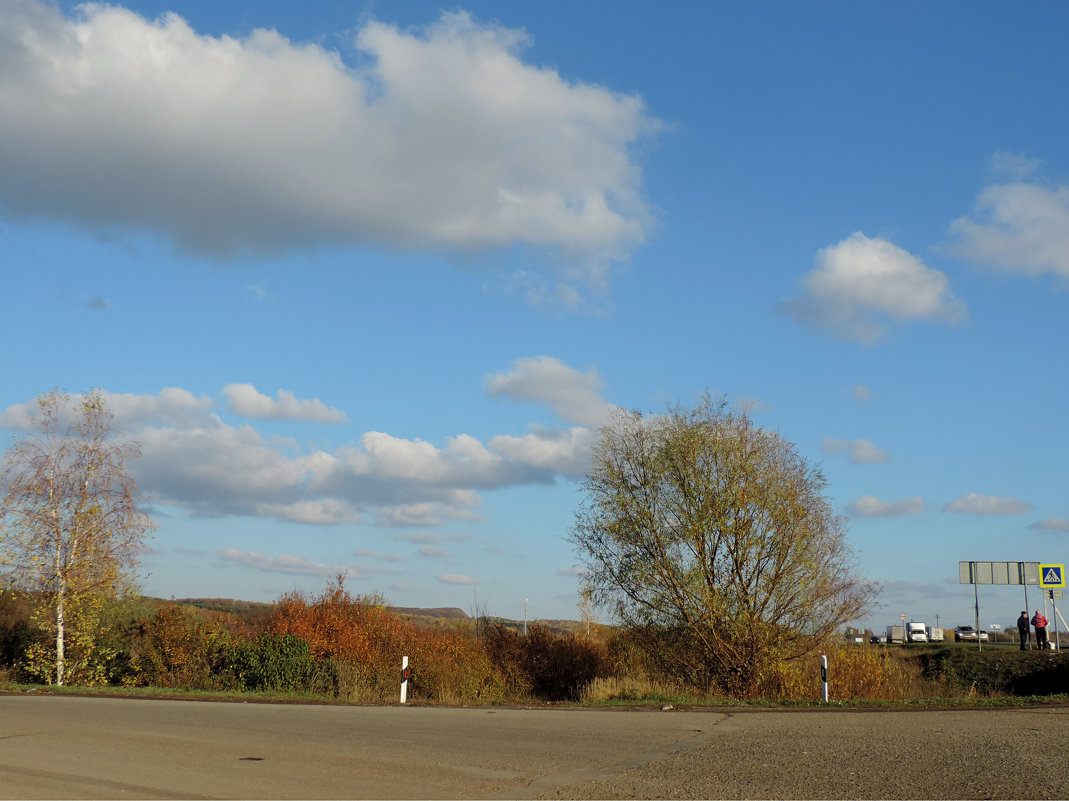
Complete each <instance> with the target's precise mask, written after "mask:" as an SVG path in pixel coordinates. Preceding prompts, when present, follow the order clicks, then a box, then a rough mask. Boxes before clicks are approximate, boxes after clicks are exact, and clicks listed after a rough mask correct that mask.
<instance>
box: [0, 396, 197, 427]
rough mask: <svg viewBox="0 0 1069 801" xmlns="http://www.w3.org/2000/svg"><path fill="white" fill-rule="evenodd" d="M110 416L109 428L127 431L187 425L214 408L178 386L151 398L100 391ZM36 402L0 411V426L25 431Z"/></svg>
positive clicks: (72, 403)
mask: <svg viewBox="0 0 1069 801" xmlns="http://www.w3.org/2000/svg"><path fill="white" fill-rule="evenodd" d="M100 394H101V396H102V397H103V398H104V401H105V402H106V403H107V407H108V411H110V412H111V414H112V416H113V417H112V428H113V429H114V430H116V431H130V430H131V429H135V428H137V427H139V426H141V425H145V424H147V423H168V424H177V425H180V424H188V423H191V422H196V421H198V420H200V419H202V418H203V417H204V416H205V414H206V413H207V412H209V411H210V410H211V409H212V408H213V407H214V406H215V401H214V400H212V399H211V398H209V397H199V398H198V397H196V396H195V395H194V394H193V393H192V392H189V391H188V390H185V389H180V388H178V387H164V388H163V389H162V390H160V391H159V393H157V394H155V395H134V394H131V393H118V392H108V391H106V390H100ZM83 398H84V396H83V395H81V394H77V393H74V394H71V395H69V396H68V405H67V411H68V412H73V411H74V410H76V409H77V407H78V404H80V403H81V402H82V400H83ZM39 412H40V408H39V406H38V404H37V400H36V399H35V400H30V401H26V402H25V403H16V404H12V405H11V406H8V407H7V408H6V409H4V410H3V411H2V412H0V427H3V428H11V429H17V430H25V429H27V428H29V427H30V420H31V418H33V417H34V416H36V415H37V414H39Z"/></svg>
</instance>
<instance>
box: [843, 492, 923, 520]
mask: <svg viewBox="0 0 1069 801" xmlns="http://www.w3.org/2000/svg"><path fill="white" fill-rule="evenodd" d="M846 511H847V513H848V514H849V515H850V516H851V517H902V516H903V515H919V514H922V513H923V512H924V499H923V498H921V497H920V496H915V497H912V498H905V499H903V500H901V501H881V500H880V499H879V498H876V497H874V496H872V495H862V496H861V497H860V498H858V499H857V500H855V501H852V502H851V503H850V504H848V505H847V507H846Z"/></svg>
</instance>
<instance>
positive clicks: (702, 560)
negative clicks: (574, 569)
mask: <svg viewBox="0 0 1069 801" xmlns="http://www.w3.org/2000/svg"><path fill="white" fill-rule="evenodd" d="M825 486H826V481H825V478H824V476H823V474H822V473H821V471H820V470H819V469H818V468H816V467H814V466H812V465H810V464H808V463H807V462H806V460H805V459H803V458H802V457H801V456H800V455H799V454H798V452H797V451H796V449H795V447H794V446H793V445H792V444H791V443H790V442H788V441H787V440H785V439H783V438H782V437H780V436H779V435H778V434H776V433H775V432H772V431H768V430H764V429H761V428H759V427H757V426H755V425H754V423H753V422H752V420H751V419H750V417H749V415H748V414H747V413H746V412H745V411H741V410H737V409H732V408H729V406H728V405H727V403H726V402H724V401H722V400H721V401H715V400H712V399H710V398H708V397H706V398H704V399H703V400H702V401H701V402H700V403H698V404H697V406H695V407H694V408H683V407H680V406H670V407H669V408H668V410H667V412H666V413H665V414H661V415H650V416H645V415H643V414H641V413H639V412H628V411H625V410H623V409H620V410H617V412H616V414H615V416H614V417H613V418H612V419H611V420H610V422H609V423H608V424H607V425H605V426H604V427H603V428H602V429H601V433H600V438H599V440H598V442H597V444H596V445H595V448H594V451H593V464H592V467H591V469H590V472H589V473H588V474H587V476H586V479H585V482H584V484H583V503H582V504H581V506H580V508H579V510H578V512H577V513H576V522H575V526H574V528H573V529H572V531H571V536H570V539H571V542H572V543H573V545H574V546H575V548H576V550H577V552H578V554H579V558H580V560H581V561H582V562H583V564H584V567H585V568H586V571H587V572H586V579H585V583H586V586H585V587H584V590H585V591H587V592H589V593H590V594H591V596H592V597H593V598H594V600H595V602H596V603H597V604H598V605H599V606H602V607H603V608H608V609H610V610H611V611H612V612H614V613H615V615H616V617H617V618H618V620H619V621H620V622H621V623H622V624H623V625H625V626H627V627H629V629H630V632H631V634H632V636H636V637H638V638H639V640H640V642H641V643H642V644H643V645H644V646H645V647H647V649H648V651H650V652H654V653H656V655H657V656H658V657H660V659H661V667H663V668H668V669H669V670H672V671H675V672H678V674H679V676H680V677H681V678H684V679H686V680H687V681H688V682H691V683H695V684H700V685H703V686H705V687H719V688H720V689H723V690H726V691H729V692H739V693H746V692H750V691H752V690H753V688H754V687H755V686H756V685H757V684H758V683H759V682H760V680H761V679H762V676H763V674H764V673H765V672H766V671H767V670H768V669H769V668H771V667H773V666H774V665H775V663H776V662H779V661H782V660H789V659H794V658H797V657H800V656H803V655H805V654H807V653H811V652H812V651H813V650H814V649H816V648H818V647H819V646H820V645H821V644H822V643H823V642H824V641H825V640H826V639H827V637H828V636H829V635H830V634H832V633H833V632H834V631H836V630H837V629H838V627H839V626H840V625H841V624H843V623H845V622H846V621H849V620H852V619H855V618H857V617H859V616H860V615H861V614H862V613H863V612H864V611H865V610H866V609H867V607H868V605H869V602H870V598H871V596H872V592H873V588H872V586H871V585H869V584H867V583H866V582H864V581H863V580H862V579H860V578H858V577H857V576H856V574H855V572H854V558H853V552H852V550H851V548H850V546H849V545H848V543H847V542H846V538H845V529H844V523H843V520H842V518H841V517H839V516H837V515H836V514H835V512H834V511H833V509H832V507H831V504H830V503H829V501H828V499H827V498H826V497H825V495H824V490H825Z"/></svg>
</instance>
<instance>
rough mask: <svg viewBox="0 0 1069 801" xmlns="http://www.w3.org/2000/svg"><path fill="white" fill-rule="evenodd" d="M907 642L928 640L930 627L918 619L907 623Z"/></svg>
mask: <svg viewBox="0 0 1069 801" xmlns="http://www.w3.org/2000/svg"><path fill="white" fill-rule="evenodd" d="M906 642H928V627H927V626H926V625H924V624H923V623H920V622H918V621H916V620H911V621H909V623H907V624H906Z"/></svg>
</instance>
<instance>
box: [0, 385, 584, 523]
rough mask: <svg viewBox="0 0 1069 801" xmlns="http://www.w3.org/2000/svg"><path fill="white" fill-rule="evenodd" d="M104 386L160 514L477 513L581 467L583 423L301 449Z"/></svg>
mask: <svg viewBox="0 0 1069 801" xmlns="http://www.w3.org/2000/svg"><path fill="white" fill-rule="evenodd" d="M223 394H224V395H225V396H226V397H228V398H229V399H230V402H231V404H232V405H233V406H234V407H236V409H237V410H238V411H241V412H243V413H246V414H250V415H256V416H257V417H259V418H276V419H278V418H279V416H280V415H281V419H287V420H292V419H311V418H313V417H320V418H322V419H333V418H334V417H336V416H337V415H340V414H342V413H341V412H339V411H337V410H330V409H327V407H325V406H323V405H322V404H320V403H319V402H318V401H316V402H315V403H314V404H308V402H306V401H300V400H297V399H296V397H295V396H293V395H292V394H290V393H280V394H279V398H278V399H271V398H267V397H265V396H263V395H261V394H260V393H258V392H257V391H256V390H255V389H254V388H253V387H252V386H251V385H247V384H245V385H242V384H231V385H229V386H228V387H226V389H225V390H224V392H223ZM104 395H105V399H106V400H107V401H108V404H109V408H110V409H112V410H113V411H114V413H115V418H116V419H115V423H116V428H117V430H122V431H123V432H124V433H126V434H127V435H128V437H129V439H131V440H133V441H136V442H138V443H139V444H140V446H141V451H142V456H141V458H139V459H135V460H133V461H132V462H131V463H130V464H129V465H128V467H129V470H130V473H131V475H132V476H133V478H134V479H135V480H136V481H137V482H138V484H139V486H140V488H141V490H142V493H143V499H144V501H145V503H146V505H148V506H151V507H154V508H156V509H158V510H159V512H160V513H161V514H166V513H168V510H179V511H181V512H184V513H185V514H187V515H191V516H205V517H225V516H248V517H261V518H272V519H276V520H284V521H290V522H297V523H304V524H312V525H360V524H366V523H369V522H370V523H372V524H374V525H376V526H381V527H386V528H402V527H403V528H414V527H416V528H427V527H433V526H438V525H441V524H442V523H444V522H445V521H449V520H478V519H480V518H479V514H478V513H479V508H480V506H481V505H482V497H481V493H482V492H485V491H492V490H495V489H502V488H506V487H513V486H530V485H550V484H552V483H553V482H554V481H555V480H556V479H557V477H558V476H569V477H571V476H576V475H580V474H581V473H582V470H583V469H585V468H584V466H585V464H586V461H587V459H588V458H589V450H590V440H591V437H592V434H591V432H590V431H589V430H588V429H585V428H582V427H575V428H572V429H570V430H566V431H565V430H561V431H558V430H543V429H540V428H537V427H536V428H535V429H534V430H533V432H532V433H530V434H528V435H526V436H524V437H510V436H502V437H492V438H491V440H490V445H489V446H487V445H485V444H484V443H483V442H481V441H480V440H479V439H478V438H476V437H473V436H471V435H469V434H458V435H456V436H453V437H450V438H449V439H448V440H447V441H446V444H445V446H444V447H440V446H438V445H435V444H434V443H431V442H426V441H424V440H420V439H405V438H401V437H396V436H393V435H390V434H387V433H385V432H381V431H368V432H366V433H364V434H363V435H362V436H361V437H360V439H359V441H357V442H356V443H345V444H341V445H335V446H331V448H330V449H329V450H318V449H306V448H304V447H302V445H301V444H300V443H299V442H298V441H296V440H294V439H292V438H287V437H278V436H270V437H268V436H264V435H263V434H262V433H261V432H260V431H258V430H257V428H256V427H255V426H254V425H253V424H251V423H246V424H244V425H240V426H234V425H229V424H228V423H226V422H224V421H223V420H222V419H221V418H220V417H219V415H218V414H216V413H215V411H214V410H215V405H216V401H215V400H213V399H212V398H198V397H195V396H194V395H193V394H192V393H190V392H188V391H186V390H183V389H178V388H173V387H171V388H167V389H164V390H162V391H161V392H160V393H159V394H157V395H133V394H118V393H107V392H105V393H104ZM76 401H77V398H76V397H75V398H74V399H72V403H74V402H76ZM36 408H37V404H36V402H35V401H28V402H25V403H20V404H15V405H12V406H9V407H7V408H6V409H3V410H2V411H0V425H2V426H5V427H8V428H16V429H24V428H25V427H26V426H27V425H28V424H29V415H30V414H31V413H32V412H34V411H36Z"/></svg>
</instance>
